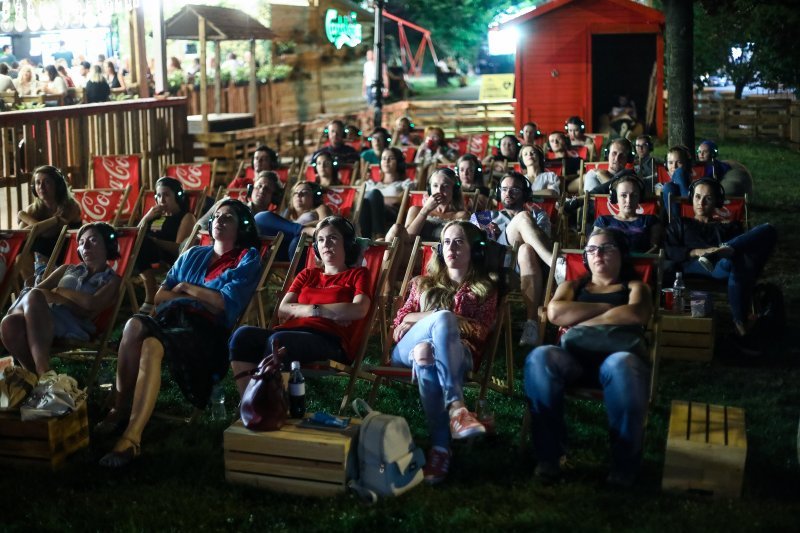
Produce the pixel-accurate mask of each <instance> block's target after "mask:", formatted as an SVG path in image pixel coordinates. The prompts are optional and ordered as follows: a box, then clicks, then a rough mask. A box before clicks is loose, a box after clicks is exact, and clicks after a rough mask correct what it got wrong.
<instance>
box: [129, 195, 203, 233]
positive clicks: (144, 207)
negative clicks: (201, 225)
mask: <svg viewBox="0 0 800 533" xmlns="http://www.w3.org/2000/svg"><path fill="white" fill-rule="evenodd" d="M183 192H184V193H185V194H186V197H187V198H188V199H189V212H190V213H192V214H193V215H194V216H195V218H198V217H199V216H200V215H202V214H203V213H202V211H203V206H204V205H205V201H206V192H205V191H204V190H203V191H199V190H198V191H183ZM155 205H156V192H155V191H153V190H150V189H144V190H143V191H142V193H141V195H140V197H139V201H138V202H137V205H136V207H135V209H134V210H133V212H132V213H131V216H130V217H129V218H128V225H129V226H133V225H134V224H135V223H136V222H138V221H139V220H141V218H142V217H143V216H144V215H145V213H147V212H148V211H149V210H150V209H151V208H152V207H153V206H155Z"/></svg>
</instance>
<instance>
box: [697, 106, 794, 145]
mask: <svg viewBox="0 0 800 533" xmlns="http://www.w3.org/2000/svg"><path fill="white" fill-rule="evenodd" d="M694 118H695V122H696V123H697V124H713V125H715V126H716V129H717V134H716V135H717V138H718V140H720V141H724V140H726V139H753V140H761V141H779V142H789V143H791V144H792V145H793V146H794V147H795V148H797V147H798V146H800V103H799V102H797V101H796V100H791V99H788V98H766V97H761V96H755V97H753V96H751V97H748V98H743V99H741V100H734V99H731V98H719V99H710V98H699V99H697V100H695V114H694Z"/></svg>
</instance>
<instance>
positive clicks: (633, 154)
mask: <svg viewBox="0 0 800 533" xmlns="http://www.w3.org/2000/svg"><path fill="white" fill-rule="evenodd" d="M615 143H617V144H622V145H623V146H624V148H623V149H624V150H625V152H626V153H627V154H628V157H627V162H628V163H633V161H634V160H635V158H636V152H635V151H634V150H633V146H631V142H630V141H629V140H628V139H626V138H625V137H620V138H619V139H614V140H613V141H611V142H610V143H608V144H607V145H606V147H605V148H603V158H602V159H603V161H608V153H609V152H610V151H611V145H613V144H615Z"/></svg>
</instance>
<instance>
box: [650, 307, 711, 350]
mask: <svg viewBox="0 0 800 533" xmlns="http://www.w3.org/2000/svg"><path fill="white" fill-rule="evenodd" d="M714 334H715V333H714V318H713V317H706V318H692V317H691V315H688V314H682V315H674V314H669V313H664V314H662V315H661V330H660V332H659V354H660V355H661V357H663V358H664V359H681V360H685V361H711V359H712V358H713V357H714Z"/></svg>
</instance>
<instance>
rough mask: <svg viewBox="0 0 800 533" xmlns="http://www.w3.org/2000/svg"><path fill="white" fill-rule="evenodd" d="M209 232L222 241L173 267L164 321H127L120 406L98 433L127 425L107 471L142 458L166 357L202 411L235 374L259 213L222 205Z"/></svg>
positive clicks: (163, 300)
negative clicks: (231, 366)
mask: <svg viewBox="0 0 800 533" xmlns="http://www.w3.org/2000/svg"><path fill="white" fill-rule="evenodd" d="M209 229H210V233H211V237H212V238H213V239H214V243H213V244H212V245H209V246H195V247H193V248H190V249H189V250H188V251H186V252H185V253H183V254H182V255H181V256H180V257H179V258H178V260H177V261H176V262H175V264H174V265H173V267H172V268H171V269H170V271H169V273H168V274H167V278H166V279H165V280H164V283H163V284H162V285H161V287H160V288H159V289H158V293H157V294H156V304H157V305H158V309H157V312H156V316H155V317H151V316H150V315H144V314H136V315H134V316H133V318H131V319H130V320H128V322H127V323H126V324H125V328H124V330H123V332H122V341H121V342H120V345H119V362H118V363H117V394H116V397H115V401H114V408H113V409H112V410H111V411H110V412H109V413H108V415H107V416H106V418H105V420H103V422H101V423H100V425H99V426H98V428H97V430H96V431H98V432H104V433H111V432H114V431H118V430H119V429H120V428H123V427H125V426H127V427H125V431H124V433H123V434H122V436H121V437H120V438H119V440H118V441H117V442H116V444H115V445H114V447H113V449H112V450H111V452H109V453H107V454H106V455H105V456H103V458H102V459H100V464H101V465H102V466H107V467H112V468H116V467H121V466H124V465H126V464H128V463H130V462H131V461H133V460H134V459H135V458H136V457H138V456H139V453H140V443H141V438H142V431H144V427H145V425H146V424H147V422H148V421H149V420H150V415H151V414H152V413H153V407H154V406H155V403H156V398H157V397H158V391H159V389H160V388H161V364H162V361H163V360H164V359H166V361H167V362H168V363H169V368H170V373H171V374H172V377H173V378H174V379H175V381H176V382H177V383H178V386H179V387H180V389H181V391H182V392H183V394H184V396H185V397H186V398H187V399H188V400H189V401H190V402H191V403H192V405H194V406H195V407H198V408H201V409H202V408H205V406H206V404H207V403H208V398H209V396H210V394H211V388H212V386H213V384H214V383H215V382H217V381H219V380H220V379H222V377H224V376H225V373H226V372H227V367H228V362H227V358H226V357H225V354H226V343H227V340H228V336H229V335H230V330H231V328H232V327H233V326H234V325H235V324H236V321H237V320H238V318H239V315H241V314H242V312H243V311H244V310H245V308H246V307H247V304H248V303H249V302H250V298H251V296H252V294H253V291H254V290H255V288H256V284H257V283H258V275H259V272H260V269H261V259H260V255H259V253H258V246H259V240H258V234H257V232H256V227H255V222H254V220H253V215H252V214H251V213H250V210H249V209H247V207H245V205H244V204H243V203H241V202H239V201H238V200H225V201H224V202H222V204H220V206H219V208H218V209H217V211H216V212H215V213H214V219H213V221H212V222H211V224H210V227H209Z"/></svg>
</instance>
